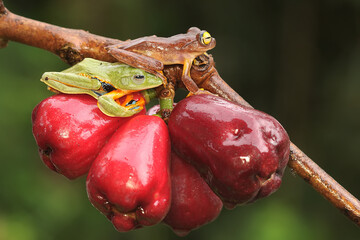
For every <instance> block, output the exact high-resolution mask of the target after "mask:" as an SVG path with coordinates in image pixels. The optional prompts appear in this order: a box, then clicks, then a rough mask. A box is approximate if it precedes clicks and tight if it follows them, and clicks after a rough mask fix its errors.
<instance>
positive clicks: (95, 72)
mask: <svg viewBox="0 0 360 240" xmlns="http://www.w3.org/2000/svg"><path fill="white" fill-rule="evenodd" d="M40 81H42V82H44V83H45V84H46V85H48V86H49V87H50V89H54V90H56V91H59V92H62V93H68V94H88V95H91V96H92V97H94V98H96V99H97V100H98V106H99V108H100V110H101V111H102V112H104V113H105V114H106V115H109V116H117V117H128V116H132V115H133V114H135V113H137V112H139V111H141V108H138V109H136V108H134V106H130V107H123V106H120V105H119V104H118V103H117V102H116V101H115V100H116V99H118V98H120V97H122V96H124V95H127V94H129V93H132V92H138V91H142V90H146V89H151V88H154V87H157V86H160V85H161V84H162V80H161V79H160V78H159V77H157V76H155V75H153V74H150V73H147V72H145V71H144V70H142V69H137V68H134V67H131V66H129V65H126V64H121V63H109V62H103V61H99V60H96V59H92V58H85V59H84V60H83V61H81V62H80V63H78V64H76V65H74V66H72V67H70V68H68V69H66V70H64V71H62V72H45V73H44V74H43V76H42V77H41V79H40ZM139 109H140V110H139Z"/></svg>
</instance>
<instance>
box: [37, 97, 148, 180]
mask: <svg viewBox="0 0 360 240" xmlns="http://www.w3.org/2000/svg"><path fill="white" fill-rule="evenodd" d="M143 113H144V112H143ZM127 120H128V119H127V118H113V117H108V116H106V115H105V114H103V113H102V112H101V111H100V110H99V108H98V107H97V101H96V100H95V99H94V98H92V97H90V96H87V95H68V94H57V95H53V96H51V97H49V98H47V99H45V100H43V101H42V102H40V103H39V104H38V105H37V106H36V107H35V109H34V110H33V113H32V125H33V126H32V130H33V135H34V137H35V140H36V143H37V145H38V146H39V154H40V157H41V159H42V160H43V161H44V163H45V164H46V165H47V166H48V167H49V168H50V169H52V170H54V171H56V172H58V173H60V174H62V175H64V176H66V177H67V178H69V179H75V178H77V177H79V176H82V175H84V174H85V173H87V172H88V170H89V168H90V165H91V163H92V162H93V160H94V159H95V157H96V156H97V154H98V153H99V151H100V149H101V148H102V147H103V146H104V144H105V143H106V141H107V139H108V138H109V137H110V136H111V135H112V134H113V133H114V132H115V130H116V129H117V128H118V127H119V126H120V125H121V124H123V123H124V122H126V121H127Z"/></svg>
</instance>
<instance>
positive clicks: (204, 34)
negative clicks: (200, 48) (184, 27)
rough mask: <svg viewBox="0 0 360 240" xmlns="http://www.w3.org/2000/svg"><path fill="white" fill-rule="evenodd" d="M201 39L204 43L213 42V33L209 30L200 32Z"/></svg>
mask: <svg viewBox="0 0 360 240" xmlns="http://www.w3.org/2000/svg"><path fill="white" fill-rule="evenodd" d="M200 41H201V43H202V44H204V45H208V44H209V43H210V42H211V35H210V33H208V32H202V33H200Z"/></svg>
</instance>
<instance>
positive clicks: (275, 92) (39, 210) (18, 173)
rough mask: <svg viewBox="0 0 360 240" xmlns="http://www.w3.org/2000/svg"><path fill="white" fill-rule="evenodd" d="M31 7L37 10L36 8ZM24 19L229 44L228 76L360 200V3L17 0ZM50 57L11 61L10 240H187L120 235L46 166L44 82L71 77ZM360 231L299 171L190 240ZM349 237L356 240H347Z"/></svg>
mask: <svg viewBox="0 0 360 240" xmlns="http://www.w3.org/2000/svg"><path fill="white" fill-rule="evenodd" d="M29 4H30V5H29ZM5 5H6V6H7V7H8V9H9V10H11V11H12V12H14V13H17V14H19V15H23V16H26V17H29V18H33V19H37V20H41V21H45V22H48V23H52V24H55V25H59V26H64V27H69V28H78V29H85V30H89V31H90V32H92V33H95V34H99V35H103V36H107V37H113V38H118V39H122V40H126V39H128V38H136V37H140V36H145V35H152V34H156V35H158V36H171V35H174V34H177V33H182V32H186V30H187V29H188V28H189V27H191V26H198V27H200V28H202V29H206V30H208V31H209V32H210V33H211V34H212V35H213V36H214V37H215V38H216V40H217V47H216V48H215V49H214V50H212V51H211V52H210V53H211V54H213V56H214V58H215V60H216V63H217V69H218V71H219V73H220V75H221V76H222V77H223V79H225V80H226V81H227V82H228V83H229V84H230V85H231V86H232V87H233V88H234V89H235V90H236V91H237V92H238V93H240V95H242V96H243V97H244V98H245V99H246V100H247V101H249V102H250V103H251V104H252V105H253V106H254V107H255V108H257V109H260V110H263V111H265V112H267V113H269V114H271V115H273V116H274V117H276V118H277V119H278V120H279V121H280V122H281V123H282V124H283V125H284V127H285V128H286V129H287V131H288V133H289V135H290V138H291V140H292V141H293V142H294V143H295V144H296V145H298V146H299V147H300V148H301V149H302V150H303V151H304V152H305V153H306V154H308V155H309V156H310V157H311V158H313V159H314V160H315V161H316V162H317V163H318V164H319V165H320V166H322V167H323V168H324V169H325V170H326V171H327V172H328V173H329V174H331V175H332V176H333V177H334V178H335V179H336V180H338V181H339V182H340V183H341V184H342V185H343V186H344V187H345V188H347V189H348V190H349V191H350V192H352V193H353V194H354V195H355V196H357V197H360V184H359V183H360V177H359V173H358V172H359V170H360V161H359V146H360V127H359V123H360V67H359V66H360V2H359V1H357V0H346V1H340V0H328V1H316V0H304V1H297V0H288V1H277V0H275V1H266V0H261V1H260V0H254V1H242V0H240V1H228V0H222V1H210V0H209V1H186V0H185V1H178V2H174V1H164V0H151V1H150V0H118V1H116V0H105V1H96V0H77V1H74V0H62V1H59V0H58V1H45V0H38V1H31V3H29V2H28V1H25V0H13V1H9V0H5ZM66 67H67V65H65V64H64V63H63V62H61V60H60V59H59V58H57V57H56V56H54V55H52V54H51V53H48V52H46V51H44V50H41V49H36V48H33V47H29V46H25V45H22V44H19V43H14V42H10V43H9V46H8V47H7V48H5V49H1V50H0V82H1V87H0V132H1V137H0V151H1V160H0V163H1V164H0V240H42V239H44V240H45V239H46V240H49V239H50V240H51V239H88V240H90V239H149V238H151V239H175V238H176V236H175V235H174V234H173V233H172V232H171V230H170V229H169V228H167V227H166V226H161V225H160V226H155V227H150V228H146V229H141V230H136V231H133V232H131V233H118V232H116V231H115V230H114V228H113V227H112V225H111V223H110V222H108V221H107V220H106V218H105V217H104V216H102V215H101V214H100V213H99V212H98V211H97V210H96V209H95V208H93V207H92V206H91V204H90V203H89V201H88V200H87V196H86V191H85V178H82V179H78V180H76V181H69V180H67V179H65V178H64V177H62V176H60V175H57V174H56V173H53V172H51V171H50V170H48V169H47V168H46V167H45V165H44V164H43V163H42V162H41V160H40V158H39V156H38V153H37V147H36V144H35V141H34V139H33V137H32V133H31V111H32V109H33V108H34V107H35V105H36V104H37V103H38V102H40V101H41V100H42V99H44V98H46V97H48V96H50V95H51V93H49V92H48V91H47V90H46V88H45V86H44V85H43V84H42V83H40V81H39V78H40V76H41V75H42V73H43V72H45V71H60V70H62V69H64V68H66ZM359 233H360V231H359V228H358V227H357V226H356V225H355V224H353V223H352V222H350V221H349V220H348V219H346V218H345V217H344V216H343V215H342V214H341V213H340V212H339V211H338V210H336V209H335V208H334V207H332V206H331V205H330V204H329V203H328V202H327V201H326V200H324V199H323V198H322V197H321V196H320V195H319V194H318V193H316V192H315V191H314V190H313V189H312V188H311V187H310V186H309V185H307V184H306V183H305V182H304V181H303V180H302V179H301V178H299V177H296V176H295V175H293V174H292V173H291V171H290V170H289V169H287V171H286V174H285V176H284V181H283V185H282V187H281V188H280V190H279V191H278V192H276V193H275V194H274V195H272V196H271V197H269V198H267V199H263V200H260V201H258V202H256V203H254V204H251V205H248V206H242V207H237V208H236V209H235V210H232V211H228V210H224V211H223V212H222V214H221V215H220V217H219V218H218V219H217V220H216V221H215V222H213V223H211V224H209V225H207V226H205V227H202V228H201V229H199V230H197V231H194V232H193V233H191V234H190V235H188V236H187V238H184V239H208V240H211V239H254V240H256V239H261V240H272V239H274V240H281V239H294V240H296V239H307V240H311V239H316V240H322V239H327V240H331V239H334V240H335V239H359ZM344 236H345V237H344Z"/></svg>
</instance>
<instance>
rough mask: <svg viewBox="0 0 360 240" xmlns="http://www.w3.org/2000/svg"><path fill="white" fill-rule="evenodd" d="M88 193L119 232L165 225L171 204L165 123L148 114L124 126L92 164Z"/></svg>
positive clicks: (93, 202)
mask: <svg viewBox="0 0 360 240" xmlns="http://www.w3.org/2000/svg"><path fill="white" fill-rule="evenodd" d="M86 189H87V193H88V197H89V200H90V202H91V203H92V204H93V205H94V207H95V208H97V209H98V210H99V211H100V212H102V213H103V214H104V215H105V216H106V217H107V218H108V219H109V220H110V221H111V222H112V223H113V225H114V227H115V228H116V229H117V230H118V231H120V232H124V231H130V230H132V229H134V228H139V227H142V226H150V225H154V224H157V223H159V222H161V221H162V220H163V218H164V217H165V216H166V214H167V212H168V211H169V208H170V204H171V181H170V137H169V133H168V130H167V126H166V124H165V123H164V121H163V120H162V119H161V118H159V117H156V116H146V115H144V116H137V117H135V118H133V119H131V120H129V121H128V122H126V124H124V125H123V126H122V127H120V128H119V129H118V130H117V131H116V132H115V133H114V135H113V136H112V137H111V138H110V139H109V141H108V143H107V144H106V145H105V146H104V148H103V149H102V150H101V152H100V153H99V155H98V156H97V158H96V159H95V161H94V162H93V164H92V166H91V168H90V171H89V174H88V178H87V181H86Z"/></svg>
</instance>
